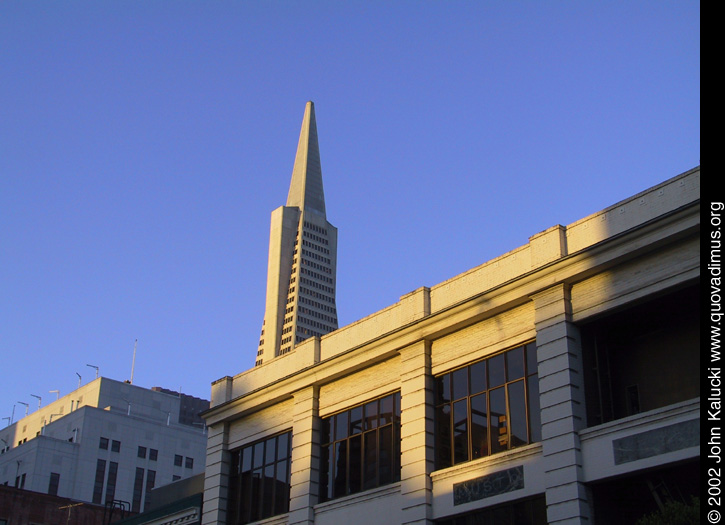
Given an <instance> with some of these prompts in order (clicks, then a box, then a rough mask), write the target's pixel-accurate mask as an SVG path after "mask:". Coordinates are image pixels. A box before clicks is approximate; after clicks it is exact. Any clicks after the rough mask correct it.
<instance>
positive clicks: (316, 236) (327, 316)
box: [255, 102, 337, 366]
mask: <svg viewBox="0 0 725 525" xmlns="http://www.w3.org/2000/svg"><path fill="white" fill-rule="evenodd" d="M336 268H337V228H335V227H334V226H333V225H332V224H330V223H329V222H328V221H327V216H326V213H325V193H324V190H323V187H322V169H321V167H320V149H319V145H318V142H317V122H316V120H315V106H314V104H313V103H312V102H308V103H307V105H306V106H305V114H304V117H303V119H302V129H301V131H300V139H299V143H298V145H297V155H296V157H295V163H294V168H293V170H292V181H291V183H290V189H289V194H288V196H287V204H286V206H280V207H279V208H277V209H276V210H274V211H273V212H272V219H271V227H270V232H269V262H268V265H267V297H266V299H267V300H266V307H265V312H264V323H263V325H262V333H261V335H260V338H259V349H258V351H257V360H256V363H255V365H257V366H258V365H261V364H263V363H264V362H265V361H269V360H270V359H273V358H275V357H278V356H280V355H284V354H285V353H287V352H289V351H291V350H292V348H293V347H294V345H295V344H297V343H299V342H302V341H304V340H305V339H307V338H309V337H311V336H318V337H320V336H322V335H325V334H326V333H328V332H332V331H333V330H337V310H336V307H335V287H336Z"/></svg>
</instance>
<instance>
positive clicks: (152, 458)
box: [149, 448, 159, 461]
mask: <svg viewBox="0 0 725 525" xmlns="http://www.w3.org/2000/svg"><path fill="white" fill-rule="evenodd" d="M157 459H159V451H158V450H156V449H155V448H152V449H151V450H149V460H150V461H156V460H157Z"/></svg>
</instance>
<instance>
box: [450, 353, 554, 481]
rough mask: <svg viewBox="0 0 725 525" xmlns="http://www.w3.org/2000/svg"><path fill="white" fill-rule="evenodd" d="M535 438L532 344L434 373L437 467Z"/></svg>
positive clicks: (537, 433) (537, 430) (538, 428)
mask: <svg viewBox="0 0 725 525" xmlns="http://www.w3.org/2000/svg"><path fill="white" fill-rule="evenodd" d="M540 440H541V420H540V414H539V381H538V375H537V362H536V345H535V344H534V343H531V344H528V345H524V346H520V347H518V348H514V349H512V350H509V351H507V352H504V353H502V354H498V355H495V356H493V357H490V358H488V359H485V360H483V361H478V362H476V363H473V364H471V365H469V366H466V367H464V368H459V369H457V370H453V371H452V372H449V373H447V374H443V375H441V376H438V377H436V455H437V458H436V464H437V468H445V467H450V466H451V465H455V464H457V463H462V462H464V461H470V460H472V459H476V458H480V457H484V456H489V455H491V454H495V453H497V452H501V451H504V450H509V449H512V448H516V447H519V446H521V445H526V444H528V443H533V442H535V441H540Z"/></svg>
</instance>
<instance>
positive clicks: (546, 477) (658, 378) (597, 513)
mask: <svg viewBox="0 0 725 525" xmlns="http://www.w3.org/2000/svg"><path fill="white" fill-rule="evenodd" d="M699 211H700V170H699V168H695V169H693V170H691V171H688V172H686V173H683V174H681V175H678V176H676V177H674V178H672V179H670V180H667V181H665V182H663V183H662V184H660V185H658V186H655V187H653V188H650V189H648V190H646V191H644V192H642V193H640V194H638V195H635V196H633V197H631V198H628V199H626V200H624V201H622V202H619V203H617V204H615V205H613V206H611V207H609V208H607V209H605V210H602V211H600V212H598V213H595V214H593V215H590V216H588V217H585V218H583V219H581V220H579V221H577V222H575V223H573V224H569V225H567V226H560V225H557V226H553V227H551V228H548V229H546V230H544V231H542V232H540V233H537V234H535V235H533V236H532V237H531V238H530V239H529V242H528V243H527V244H526V245H524V246H521V247H519V248H517V249H515V250H513V251H511V252H509V253H506V254H503V255H501V256H500V257H498V258H496V259H493V260H491V261H488V262H486V263H484V264H482V265H481V266H478V267H476V268H473V269H472V270H470V271H468V272H465V273H463V274H461V275H457V276H455V277H453V278H451V279H449V280H447V281H445V282H442V283H440V284H437V285H435V286H432V287H430V288H428V287H422V288H419V289H417V290H415V291H413V292H411V293H409V294H407V295H405V296H403V297H401V298H400V300H399V301H398V302H397V303H395V304H393V305H391V306H390V307H388V308H386V309H384V310H381V311H379V312H375V313H373V314H372V315H370V316H368V317H366V318H364V319H361V320H359V321H357V322H355V323H352V324H350V325H348V326H345V327H342V328H340V329H338V330H336V331H334V332H332V333H329V334H327V335H323V336H322V337H317V336H315V337H311V338H308V339H306V340H305V341H303V342H300V343H298V344H296V346H294V347H293V348H292V349H291V350H290V351H289V352H287V353H285V355H284V356H282V357H280V358H278V359H273V360H270V361H267V360H265V362H264V363H263V364H262V365H261V366H257V367H254V368H252V369H250V370H247V371H245V372H242V373H239V374H237V375H234V376H229V377H224V378H221V379H219V380H218V381H216V382H214V383H213V385H212V404H211V408H210V410H209V411H208V412H206V413H205V414H204V416H205V418H206V421H207V424H208V426H209V441H208V448H207V460H206V474H205V475H206V479H205V495H204V514H203V518H202V523H204V524H207V525H210V524H221V523H227V524H239V523H252V522H261V523H264V524H270V525H271V524H312V523H314V524H317V525H338V524H341V523H342V524H345V525H355V524H369V523H376V524H391V525H392V524H413V523H415V524H432V523H437V524H442V525H460V524H473V523H476V524H478V523H496V524H513V523H516V524H542V523H567V524H574V523H577V524H579V523H617V524H618V525H625V524H628V523H634V522H635V521H636V519H637V518H638V517H639V516H641V515H643V514H645V513H648V512H651V511H655V510H657V508H658V507H660V506H661V505H663V504H664V503H666V502H667V501H670V500H674V501H684V502H687V501H688V496H689V495H692V494H697V492H698V481H697V480H698V477H699V472H698V468H699V453H700V452H699V408H700V399H699V348H698V346H699V317H698V315H699V312H698V296H699V275H700V271H699V263H700V250H699V226H700V215H699Z"/></svg>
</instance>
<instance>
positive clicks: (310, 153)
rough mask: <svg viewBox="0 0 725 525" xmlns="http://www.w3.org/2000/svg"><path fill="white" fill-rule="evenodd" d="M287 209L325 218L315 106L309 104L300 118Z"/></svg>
mask: <svg viewBox="0 0 725 525" xmlns="http://www.w3.org/2000/svg"><path fill="white" fill-rule="evenodd" d="M287 206H297V207H299V208H300V209H301V210H312V211H315V212H317V213H319V214H321V215H322V216H323V217H325V216H326V214H325V192H324V190H323V188H322V168H321V166H320V148H319V145H318V143H317V122H316V120H315V105H314V103H312V102H308V103H307V105H306V106H305V115H304V117H303V118H302V129H301V130H300V141H299V143H298V144H297V155H296V156H295V165H294V168H293V169H292V182H291V183H290V188H289V194H288V195H287Z"/></svg>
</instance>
